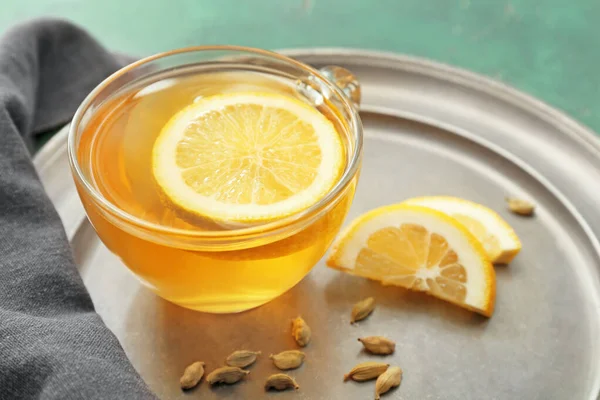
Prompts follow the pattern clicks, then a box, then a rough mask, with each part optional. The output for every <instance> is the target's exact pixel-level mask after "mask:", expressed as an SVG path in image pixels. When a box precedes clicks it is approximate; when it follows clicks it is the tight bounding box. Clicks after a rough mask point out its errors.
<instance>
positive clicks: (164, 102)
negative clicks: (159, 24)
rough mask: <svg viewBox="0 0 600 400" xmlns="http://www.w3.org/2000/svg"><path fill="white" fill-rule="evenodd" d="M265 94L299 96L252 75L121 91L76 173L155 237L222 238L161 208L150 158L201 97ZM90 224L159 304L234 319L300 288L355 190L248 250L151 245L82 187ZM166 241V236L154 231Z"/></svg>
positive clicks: (84, 142) (100, 113) (83, 140)
mask: <svg viewBox="0 0 600 400" xmlns="http://www.w3.org/2000/svg"><path fill="white" fill-rule="evenodd" d="M240 91H260V92H265V91H271V92H278V93H284V94H288V95H290V96H296V97H297V94H296V89H295V87H294V86H293V85H291V84H289V83H288V82H286V81H284V80H282V79H280V78H275V77H271V76H269V75H265V74H259V73H257V72H219V73H207V72H199V73H193V72H191V73H190V72H189V71H188V73H186V74H185V75H182V74H179V75H172V76H169V77H156V78H154V79H148V80H146V81H145V82H143V83H142V84H137V85H132V86H131V87H125V88H123V89H122V90H121V91H120V92H118V93H116V94H115V95H113V96H112V97H111V98H109V99H108V100H106V101H105V102H104V103H103V104H101V105H100V106H99V108H98V109H97V110H95V112H94V114H93V115H92V116H91V119H90V120H89V122H88V123H87V125H86V126H85V127H84V129H83V131H82V133H81V136H80V139H79V143H78V146H77V158H78V162H79V165H80V167H81V169H82V171H83V174H84V175H85V176H86V178H87V180H88V181H89V182H90V183H91V184H92V186H93V187H94V189H95V190H97V191H98V192H100V193H101V194H102V196H104V197H105V198H106V199H107V200H108V201H109V202H111V203H112V204H114V205H116V206H117V207H118V208H119V209H121V210H123V211H124V212H126V213H127V214H129V215H131V216H133V217H136V218H139V219H141V220H143V221H146V222H149V223H152V224H155V225H156V226H160V227H162V228H175V229H183V230H186V231H191V232H193V231H196V232H200V231H206V230H212V229H218V230H223V229H226V228H224V227H223V226H217V225H213V224H204V223H201V222H193V221H189V220H185V219H182V218H180V215H178V214H177V213H176V211H175V210H172V209H171V208H170V207H169V206H168V205H166V203H165V202H164V201H163V200H162V199H161V194H160V191H159V189H158V188H157V186H156V184H155V182H154V178H153V176H152V166H151V153H152V148H153V145H154V141H155V140H156V138H157V136H158V134H159V133H160V131H161V129H162V127H163V126H164V125H165V123H166V122H167V121H168V120H169V119H170V118H171V117H172V116H173V115H174V114H175V113H177V112H178V111H179V110H181V109H182V108H184V107H186V106H187V105H189V104H191V103H192V102H194V101H195V100H197V99H200V98H202V97H205V96H210V95H215V94H222V93H227V92H240ZM319 111H321V112H322V113H323V114H324V115H325V116H327V117H328V118H329V119H330V120H331V121H332V122H333V123H334V125H335V126H336V128H337V129H338V132H339V133H340V137H341V138H342V142H343V143H345V144H346V145H348V133H347V132H346V127H345V125H344V124H343V123H342V122H341V121H340V119H339V118H338V117H336V113H335V110H332V109H331V108H330V107H323V108H322V109H319ZM78 190H79V193H80V196H81V197H82V200H83V203H84V206H85V208H86V211H87V213H88V217H89V218H90V221H91V222H92V224H93V225H94V228H95V229H96V230H97V232H98V234H99V236H100V237H101V238H102V240H103V242H104V243H105V245H106V246H107V247H108V248H109V249H110V250H111V251H112V252H113V253H115V254H117V255H118V256H119V257H120V258H121V259H122V261H123V262H124V263H125V264H126V265H127V266H128V267H129V268H130V269H131V270H132V271H133V272H134V273H135V274H136V275H137V276H138V277H139V278H141V280H142V281H143V282H144V283H145V284H146V285H147V286H149V287H150V288H151V289H152V290H154V291H155V292H157V294H159V295H160V296H162V297H164V298H166V299H167V300H170V301H172V302H174V303H177V304H180V305H182V306H184V307H188V308H192V309H196V310H202V311H209V312H217V313H218V312H236V311H242V310H246V309H249V308H252V307H256V306H258V305H261V304H263V303H265V302H267V301H269V300H271V299H273V298H275V297H277V296H278V295H280V294H282V293H283V292H285V291H286V290H288V289H289V288H290V287H292V286H293V285H295V284H296V283H297V282H298V281H300V280H301V279H302V278H303V277H304V276H305V275H306V273H307V272H308V271H309V270H310V269H311V268H312V267H313V266H314V265H315V263H316V262H317V261H318V260H319V259H320V258H321V257H322V255H323V254H324V252H325V251H326V249H327V247H328V246H329V245H330V244H331V241H332V240H333V238H334V236H335V234H336V233H337V232H338V229H339V227H340V225H341V224H342V221H343V219H344V217H345V215H346V212H347V210H348V208H349V206H350V203H351V200H352V197H353V195H354V184H352V185H351V186H350V187H349V189H348V190H347V191H346V192H345V193H344V195H343V197H342V198H341V199H340V200H339V202H338V203H337V204H336V205H335V206H334V207H333V208H332V209H331V210H330V211H329V212H328V213H327V214H325V215H324V216H323V217H321V218H319V219H318V220H316V221H314V222H313V223H311V224H310V225H309V226H308V227H307V228H305V229H303V230H302V231H300V232H295V233H293V234H292V235H287V237H283V238H280V239H279V240H275V241H273V240H272V239H264V240H263V241H262V242H261V241H260V240H259V241H257V242H256V243H253V244H252V245H250V246H242V247H245V248H239V249H225V250H213V249H202V250H196V249H194V248H189V246H187V247H186V248H182V247H179V246H178V245H177V244H176V243H175V242H176V239H177V238H176V237H175V236H176V234H174V235H173V236H174V238H173V239H174V241H173V243H174V244H173V245H172V246H171V245H165V244H158V243H157V241H155V240H153V238H152V235H151V234H147V235H144V237H142V236H141V235H138V234H135V232H134V231H132V230H131V229H127V224H128V222H127V221H125V220H120V219H118V218H109V217H107V215H106V213H105V212H104V211H102V210H101V209H100V208H99V207H98V204H97V203H95V202H94V201H93V199H91V198H90V196H89V194H88V193H87V192H86V191H85V190H83V189H82V188H81V187H79V188H78ZM161 234H162V235H164V234H165V233H164V230H162V232H161Z"/></svg>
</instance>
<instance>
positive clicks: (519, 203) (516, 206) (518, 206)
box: [506, 197, 535, 217]
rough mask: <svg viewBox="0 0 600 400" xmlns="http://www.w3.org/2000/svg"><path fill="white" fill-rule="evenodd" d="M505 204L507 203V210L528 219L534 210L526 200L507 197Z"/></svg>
mask: <svg viewBox="0 0 600 400" xmlns="http://www.w3.org/2000/svg"><path fill="white" fill-rule="evenodd" d="M506 202H507V203H508V209H509V210H510V211H512V212H513V213H515V214H519V215H523V216H526V217H529V216H531V215H533V211H534V210H535V206H534V205H533V204H531V203H530V202H528V201H526V200H521V199H517V198H514V197H507V198H506Z"/></svg>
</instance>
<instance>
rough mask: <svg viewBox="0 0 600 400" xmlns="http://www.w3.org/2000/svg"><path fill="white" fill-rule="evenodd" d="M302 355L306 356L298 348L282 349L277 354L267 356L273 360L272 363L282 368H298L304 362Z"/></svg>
mask: <svg viewBox="0 0 600 400" xmlns="http://www.w3.org/2000/svg"><path fill="white" fill-rule="evenodd" d="M304 357H306V354H304V353H303V352H301V351H298V350H287V351H282V352H281V353H279V354H271V355H270V356H269V358H270V359H271V360H273V364H275V366H276V367H277V368H279V369H282V370H287V369H296V368H298V367H299V366H301V365H302V363H303V362H304Z"/></svg>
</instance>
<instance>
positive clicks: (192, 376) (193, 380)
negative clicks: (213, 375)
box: [179, 361, 204, 389]
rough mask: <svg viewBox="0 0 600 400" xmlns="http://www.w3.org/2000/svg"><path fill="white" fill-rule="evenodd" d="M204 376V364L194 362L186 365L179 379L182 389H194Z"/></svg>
mask: <svg viewBox="0 0 600 400" xmlns="http://www.w3.org/2000/svg"><path fill="white" fill-rule="evenodd" d="M203 375H204V363H203V362H202V361H196V362H195V363H192V364H190V365H188V366H187V367H186V368H185V371H183V375H182V376H181V378H180V379H179V383H180V384H181V388H182V389H191V388H193V387H195V386H196V385H197V384H198V382H200V380H201V379H202V376H203Z"/></svg>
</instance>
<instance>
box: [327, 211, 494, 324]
mask: <svg viewBox="0 0 600 400" xmlns="http://www.w3.org/2000/svg"><path fill="white" fill-rule="evenodd" d="M327 264H328V265H329V266H330V267H333V268H336V269H339V270H342V271H345V272H348V273H350V274H353V275H358V276H362V277H365V278H369V279H373V280H377V281H380V282H381V283H383V284H385V285H395V286H400V287H403V288H407V289H411V290H415V291H421V292H425V293H428V294H430V295H432V296H435V297H438V298H440V299H442V300H446V301H449V302H451V303H454V304H456V305H458V306H460V307H463V308H467V309H469V310H472V311H475V312H477V313H480V314H482V315H485V316H487V317H490V316H491V315H492V314H493V312H494V303H495V296H496V275H495V273H494V268H493V266H492V264H491V263H490V262H489V261H488V259H487V255H486V253H485V250H484V249H483V247H482V246H481V244H480V243H479V241H478V240H477V239H476V238H475V237H474V236H473V235H472V234H471V233H470V232H469V231H468V230H467V229H466V228H465V227H464V226H463V225H462V224H461V223H459V222H457V221H456V220H455V219H453V218H450V217H448V216H447V215H446V214H444V213H442V212H439V211H436V210H433V209H431V208H426V207H419V206H412V205H405V204H397V205H391V206H386V207H381V208H378V209H376V210H373V211H370V212H368V213H366V214H364V215H362V216H361V217H359V218H357V219H356V220H355V221H354V222H352V224H351V225H350V226H349V227H348V228H347V229H346V230H345V232H344V233H343V234H342V235H341V236H340V237H339V238H338V239H337V240H336V243H335V244H334V246H333V250H332V253H331V255H330V256H329V258H328V260H327Z"/></svg>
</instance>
